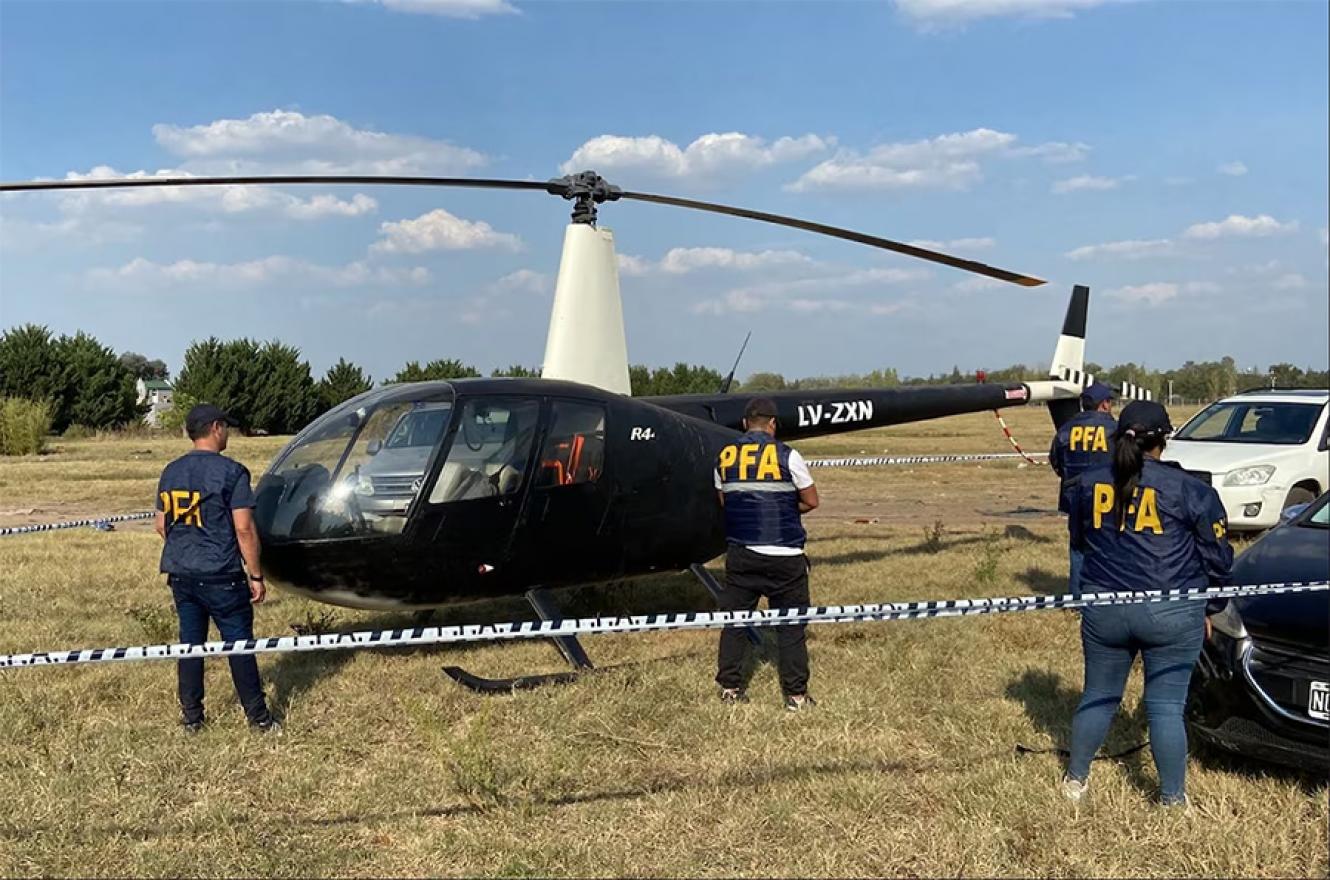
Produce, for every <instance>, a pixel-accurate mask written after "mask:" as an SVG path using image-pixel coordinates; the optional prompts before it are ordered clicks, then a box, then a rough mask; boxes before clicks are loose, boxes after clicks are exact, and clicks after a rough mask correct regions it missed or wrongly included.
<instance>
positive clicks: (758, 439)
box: [715, 397, 818, 712]
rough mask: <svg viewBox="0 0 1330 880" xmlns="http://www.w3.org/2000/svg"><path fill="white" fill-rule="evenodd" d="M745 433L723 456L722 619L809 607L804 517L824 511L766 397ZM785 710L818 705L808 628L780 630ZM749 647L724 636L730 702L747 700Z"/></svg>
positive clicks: (753, 408)
mask: <svg viewBox="0 0 1330 880" xmlns="http://www.w3.org/2000/svg"><path fill="white" fill-rule="evenodd" d="M743 426H744V431H745V433H744V434H743V435H742V436H741V437H738V438H736V439H734V440H733V441H731V442H730V443H728V444H726V446H725V447H724V448H723V449H721V451H720V454H719V456H718V457H717V460H716V471H715V485H716V491H717V492H718V494H719V496H720V503H721V504H722V505H723V506H724V508H725V539H726V541H727V542H728V544H729V550H728V551H727V552H726V554H725V582H726V584H725V590H724V592H723V593H722V595H721V600H720V608H721V610H722V611H738V610H746V611H752V610H753V609H755V608H757V603H758V600H759V599H760V598H761V597H762V596H766V597H767V604H768V606H769V607H771V608H798V607H802V606H806V605H808V604H809V598H808V558H807V557H806V556H805V555H804V540H805V535H804V527H803V523H802V521H801V519H800V517H801V515H802V514H804V513H807V512H808V511H810V510H813V509H814V508H816V507H817V504H818V498H817V487H816V486H815V485H813V477H812V474H810V473H809V471H808V465H807V464H806V463H805V462H804V460H803V457H802V456H800V455H799V453H798V452H796V451H794V450H793V449H791V448H790V447H788V446H786V445H785V444H784V443H781V442H780V441H779V440H777V439H776V404H775V403H774V402H773V401H771V400H770V399H768V398H764V397H759V398H756V399H754V400H752V401H749V403H748V406H747V407H746V408H745V409H744V420H743ZM776 645H777V648H778V649H779V667H780V685H781V690H782V691H783V692H784V695H785V708H786V709H788V710H790V711H792V712H798V711H799V710H801V709H804V708H807V707H810V706H812V705H814V700H813V698H812V697H810V696H809V695H808V646H807V644H806V643H805V640H804V626H803V625H799V626H783V627H778V628H777V629H776ZM747 650H748V642H747V638H746V636H745V635H744V633H743V631H742V630H739V629H725V630H721V634H720V656H719V663H718V666H719V670H718V672H717V674H716V683H717V684H719V685H720V688H721V692H720V695H721V699H722V700H724V701H725V702H730V703H733V702H739V701H743V700H746V699H747V697H746V695H745V693H744V681H743V665H744V661H745V659H746V657H747Z"/></svg>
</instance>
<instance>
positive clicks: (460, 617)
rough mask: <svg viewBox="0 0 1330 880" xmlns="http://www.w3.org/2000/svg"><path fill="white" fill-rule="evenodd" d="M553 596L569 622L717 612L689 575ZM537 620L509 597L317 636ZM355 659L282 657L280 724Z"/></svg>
mask: <svg viewBox="0 0 1330 880" xmlns="http://www.w3.org/2000/svg"><path fill="white" fill-rule="evenodd" d="M554 596H555V599H556V601H557V602H558V605H559V608H560V611H561V613H562V614H563V615H564V616H566V617H600V616H609V615H627V614H654V613H657V612H666V611H703V610H714V608H715V603H714V602H713V601H712V599H711V596H710V594H709V593H708V592H707V591H706V589H705V588H704V587H703V586H702V585H701V584H700V583H698V581H697V579H696V578H694V577H693V576H692V575H690V574H679V573H670V574H662V575H656V576H652V577H646V578H635V579H632V580H624V581H614V582H609V583H601V584H591V585H587V586H580V587H571V588H568V589H563V590H556V591H555V592H554ZM535 619H537V618H536V613H535V611H534V610H533V609H532V608H531V606H530V604H528V603H527V601H526V599H525V598H523V597H520V596H508V597H501V598H497V599H484V600H481V601H478V602H468V603H466V604H463V605H456V606H451V607H446V608H440V609H436V610H434V611H431V612H417V613H409V612H401V613H388V614H376V615H373V616H368V617H357V618H355V619H354V620H352V621H339V622H338V625H335V626H326V627H318V628H317V629H316V630H315V632H318V633H320V634H322V633H351V632H364V631H367V630H385V629H411V628H415V627H422V626H461V625H466V624H476V623H495V622H504V623H507V622H511V621H523V620H535ZM334 620H335V618H334ZM293 626H294V625H293ZM475 644H477V643H474V642H461V643H452V644H440V645H423V646H407V647H396V648H374V649H371V650H375V651H377V652H379V653H383V654H397V655H425V656H433V655H447V654H450V653H456V652H461V651H466V650H468V649H470V648H472V647H474V646H475ZM355 653H356V650H355V649H345V650H331V651H319V652H315V653H291V654H283V655H282V656H281V658H280V659H279V660H278V661H277V662H276V663H275V664H274V665H273V666H272V668H271V669H270V670H269V672H268V674H267V678H268V680H269V681H270V682H272V684H273V692H272V699H271V709H272V711H273V713H274V714H275V715H276V716H277V717H278V718H281V717H283V716H285V715H286V712H287V710H288V709H289V708H290V706H291V703H292V702H293V701H294V700H295V699H296V698H297V697H299V696H300V695H301V694H303V693H305V692H307V691H309V690H311V689H313V688H314V687H315V686H316V685H318V684H319V682H321V681H324V680H326V679H329V678H332V677H333V676H335V675H336V674H337V673H338V672H339V671H341V669H342V668H343V667H345V666H346V665H347V664H348V663H350V662H351V659H352V656H353V655H354V654H355ZM624 666H626V664H625V665H620V666H616V667H613V668H615V669H619V668H624ZM534 671H536V670H533V672H534Z"/></svg>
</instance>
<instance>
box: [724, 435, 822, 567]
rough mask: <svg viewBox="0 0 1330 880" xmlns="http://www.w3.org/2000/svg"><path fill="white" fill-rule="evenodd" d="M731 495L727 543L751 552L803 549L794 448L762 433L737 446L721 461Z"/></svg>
mask: <svg viewBox="0 0 1330 880" xmlns="http://www.w3.org/2000/svg"><path fill="white" fill-rule="evenodd" d="M716 471H717V473H719V475H720V484H721V486H720V491H721V492H722V493H723V494H724V495H725V540H726V541H728V542H729V543H731V544H740V545H742V546H745V547H755V546H775V547H803V546H804V541H805V540H806V538H807V535H806V534H805V533H804V527H803V523H802V522H801V521H800V519H799V490H798V488H796V487H795V485H794V478H793V476H792V475H791V474H790V447H788V446H786V445H785V444H784V443H781V442H780V441H779V440H776V439H774V438H772V436H771V435H770V434H767V433H765V432H762V431H749V432H748V433H747V434H744V435H743V436H742V437H739V438H737V439H736V440H733V441H731V442H730V443H729V444H727V445H726V446H725V447H724V448H723V449H721V451H720V454H719V455H718V456H717V458H716Z"/></svg>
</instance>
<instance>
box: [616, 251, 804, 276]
mask: <svg viewBox="0 0 1330 880" xmlns="http://www.w3.org/2000/svg"><path fill="white" fill-rule="evenodd" d="M618 257H619V274H620V275H625V276H633V277H639V276H642V275H650V274H655V273H661V274H665V275H686V274H688V273H690V272H698V271H703V270H711V269H719V270H727V271H736V272H758V271H761V270H764V269H770V268H780V267H790V266H809V267H811V266H813V265H815V264H814V263H813V261H812V260H811V259H809V258H808V257H807V256H805V255H804V254H801V253H799V252H798V251H790V250H765V251H736V250H733V249H731V248H721V247H690V248H671V249H670V250H668V251H666V253H665V256H663V257H661V258H660V259H659V260H649V259H647V258H646V257H638V256H633V255H631V254H619V255H618Z"/></svg>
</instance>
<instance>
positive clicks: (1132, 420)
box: [1118, 400, 1173, 436]
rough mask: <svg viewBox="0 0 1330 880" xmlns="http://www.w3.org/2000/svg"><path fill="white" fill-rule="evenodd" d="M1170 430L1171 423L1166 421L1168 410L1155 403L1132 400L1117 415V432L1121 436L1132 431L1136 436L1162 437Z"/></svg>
mask: <svg viewBox="0 0 1330 880" xmlns="http://www.w3.org/2000/svg"><path fill="white" fill-rule="evenodd" d="M1172 430H1173V423H1172V422H1170V421H1169V420H1168V410H1166V409H1164V406H1163V404H1161V403H1158V402H1157V401H1153V400H1133V401H1132V402H1131V403H1129V404H1127V405H1126V406H1124V407H1123V408H1122V412H1120V413H1118V432H1119V433H1121V434H1126V433H1127V432H1128V431H1134V432H1136V433H1138V434H1158V435H1159V436H1163V435H1164V434H1167V433H1169V432H1170V431H1172Z"/></svg>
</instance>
